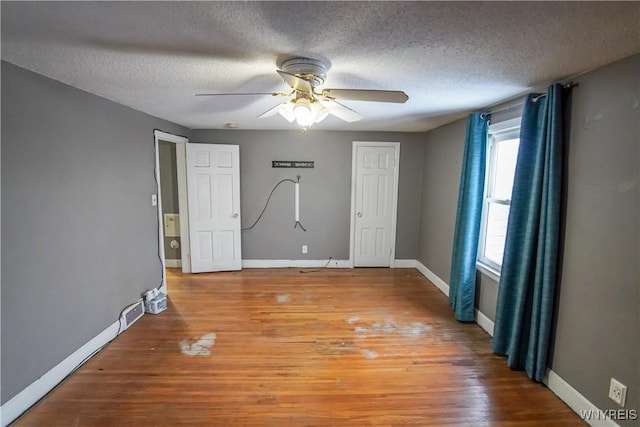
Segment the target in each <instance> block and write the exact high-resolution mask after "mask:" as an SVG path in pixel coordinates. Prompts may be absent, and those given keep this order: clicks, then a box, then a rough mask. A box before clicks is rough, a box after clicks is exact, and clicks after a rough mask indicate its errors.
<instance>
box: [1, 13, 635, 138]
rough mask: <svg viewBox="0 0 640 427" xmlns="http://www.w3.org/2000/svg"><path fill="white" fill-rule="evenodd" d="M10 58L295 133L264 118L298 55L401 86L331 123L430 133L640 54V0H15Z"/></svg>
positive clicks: (148, 98) (168, 114) (172, 111)
mask: <svg viewBox="0 0 640 427" xmlns="http://www.w3.org/2000/svg"><path fill="white" fill-rule="evenodd" d="M1 8H2V9H1V12H2V27H1V30H2V59H3V60H5V61H8V62H11V63H13V64H16V65H18V66H21V67H24V68H27V69H30V70H33V71H35V72H37V73H40V74H43V75H45V76H48V77H51V78H53V79H55V80H59V81H61V82H64V83H67V84H69V85H71V86H75V87H78V88H80V89H83V90H85V91H88V92H91V93H94V94H96V95H100V96H102V97H105V98H108V99H110V100H113V101H116V102H118V103H121V104H124V105H127V106H130V107H132V108H135V109H137V110H140V111H144V112H146V113H148V114H151V115H153V116H157V117H161V118H163V119H166V120H169V121H172V122H175V123H178V124H181V125H184V126H186V127H189V128H194V129H214V128H223V127H224V126H225V124H226V123H230V122H233V123H237V124H238V125H239V127H240V128H242V129H291V128H294V127H295V125H292V124H290V123H288V122H287V121H286V120H284V119H283V118H282V117H280V116H279V115H276V116H272V117H269V118H263V119H260V120H258V119H256V116H258V115H259V114H260V113H262V112H264V111H266V110H267V109H269V108H271V107H272V106H274V105H276V104H277V103H278V102H280V101H279V99H278V98H273V97H270V96H234V97H229V96H224V97H195V96H194V95H195V94H196V93H201V92H233V93H236V92H237V93H242V92H272V91H286V90H287V86H286V85H285V84H284V83H283V82H282V80H281V79H280V77H279V76H278V75H277V74H276V73H275V70H276V68H277V66H278V64H280V63H281V62H282V60H284V59H286V58H288V57H291V56H297V55H302V56H307V57H312V58H317V59H322V60H325V61H326V62H327V63H328V64H329V65H330V69H329V72H328V78H327V80H326V83H325V87H328V88H357V89H390V90H402V91H405V92H406V93H407V94H408V95H409V101H408V102H407V103H406V104H385V103H369V102H361V101H344V102H343V103H344V104H345V105H347V106H349V107H350V108H353V109H354V110H356V111H358V112H359V113H361V114H362V115H363V116H364V118H363V119H362V120H361V121H359V122H355V123H346V122H343V121H341V120H339V119H337V118H335V117H329V118H327V119H326V120H325V121H324V122H322V123H320V124H318V125H315V126H314V128H318V129H327V130H329V129H332V130H347V129H348V130H389V131H425V130H428V129H431V128H434V127H436V126H438V125H440V124H443V123H446V122H449V121H452V120H454V119H457V118H459V117H462V116H463V115H465V114H467V113H468V112H469V111H471V110H473V109H476V108H481V107H486V106H490V105H493V104H496V103H498V102H500V101H504V100H508V99H511V98H514V97H516V96H520V95H522V94H524V93H526V92H529V91H531V90H534V89H539V88H541V87H544V86H546V85H548V84H550V83H551V82H553V81H556V80H560V79H564V78H567V77H572V76H575V75H578V74H580V73H583V72H586V71H589V70H591V69H594V68H596V67H598V66H601V65H604V64H607V63H610V62H613V61H615V60H617V59H621V58H623V57H626V56H629V55H632V54H634V53H636V52H638V51H640V3H639V2H585V3H583V2H367V3H362V2H86V3H85V2H63V3H58V2H15V3H13V2H5V1H3V2H2V4H1Z"/></svg>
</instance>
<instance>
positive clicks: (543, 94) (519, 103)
mask: <svg viewBox="0 0 640 427" xmlns="http://www.w3.org/2000/svg"><path fill="white" fill-rule="evenodd" d="M578 85H579V83H577V82H569V83H566V84H563V85H562V87H563V88H565V89H572V88H574V87H576V86H578ZM545 96H547V94H546V93H541V94H540V95H536V96H534V97H533V98H532V100H533V102H538V99H540V98H544V97H545ZM524 103H525V101H522V102H516V103H515V104H511V105H507V106H505V107H502V108H498V109H496V110H490V111H487V112H486V113H482V114H480V118H482V119H484V118H485V117H487V116H488V115H489V114H494V113H499V112H501V111H507V110H511V109H513V108H516V107H520V106H522V105H524Z"/></svg>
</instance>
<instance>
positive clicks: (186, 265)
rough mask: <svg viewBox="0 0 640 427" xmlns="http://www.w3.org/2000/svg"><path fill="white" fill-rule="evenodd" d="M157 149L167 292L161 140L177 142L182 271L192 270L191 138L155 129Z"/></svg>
mask: <svg viewBox="0 0 640 427" xmlns="http://www.w3.org/2000/svg"><path fill="white" fill-rule="evenodd" d="M153 137H154V150H155V179H156V191H157V200H158V206H157V211H158V256H159V257H160V261H161V262H162V285H161V290H162V291H163V292H165V293H167V280H166V277H165V268H166V267H167V263H166V260H165V256H164V228H163V227H162V197H161V194H162V192H161V188H160V151H159V145H158V143H159V141H166V142H172V143H174V144H176V172H177V175H178V205H179V209H180V241H181V245H180V256H181V258H182V260H183V262H182V272H183V273H190V272H191V263H190V262H188V261H189V256H190V255H189V215H188V204H187V167H186V159H187V156H186V146H187V143H188V142H189V139H188V138H186V137H184V136H178V135H173V134H171V133H167V132H163V131H160V130H157V129H156V130H154V131H153Z"/></svg>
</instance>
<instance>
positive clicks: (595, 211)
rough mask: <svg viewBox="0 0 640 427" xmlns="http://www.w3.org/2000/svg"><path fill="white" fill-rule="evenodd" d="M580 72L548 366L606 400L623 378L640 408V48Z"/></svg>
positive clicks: (602, 403) (607, 405) (630, 403)
mask: <svg viewBox="0 0 640 427" xmlns="http://www.w3.org/2000/svg"><path fill="white" fill-rule="evenodd" d="M578 81H579V83H580V86H579V87H577V88H575V89H574V90H573V109H572V123H571V137H570V141H569V164H568V182H569V184H568V185H569V188H568V194H567V213H566V234H565V243H564V259H563V263H562V276H561V286H560V295H559V300H558V320H557V329H556V339H555V349H554V353H553V362H552V364H551V365H552V367H553V370H554V371H555V372H557V373H558V374H559V375H560V376H561V377H563V378H564V379H565V380H567V381H568V382H569V383H570V384H571V385H572V386H573V387H575V388H576V389H577V390H579V391H580V392H581V393H582V394H583V395H584V396H585V397H587V398H588V399H589V400H590V401H591V402H593V403H594V404H596V405H597V406H598V407H600V408H602V409H618V408H620V407H619V406H617V405H616V404H615V403H614V402H612V401H611V400H609V399H608V397H607V394H608V386H609V379H610V378H611V377H614V378H616V379H618V380H619V381H621V382H622V383H624V384H626V385H627V386H628V387H629V389H628V391H627V405H626V407H627V408H630V409H636V410H638V411H639V412H640V181H639V180H640V106H639V102H640V55H636V56H634V57H632V58H628V59H626V60H623V61H620V62H617V63H615V64H612V65H610V66H607V67H604V68H601V69H599V70H596V71H594V72H591V73H588V74H586V75H584V76H580V78H579V79H578ZM620 424H621V425H638V422H637V421H635V422H627V423H623V422H621V423H620Z"/></svg>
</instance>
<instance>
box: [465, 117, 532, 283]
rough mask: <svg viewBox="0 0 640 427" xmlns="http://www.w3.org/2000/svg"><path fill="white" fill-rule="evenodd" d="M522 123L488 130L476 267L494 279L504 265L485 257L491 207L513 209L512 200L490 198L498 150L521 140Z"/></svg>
mask: <svg viewBox="0 0 640 427" xmlns="http://www.w3.org/2000/svg"><path fill="white" fill-rule="evenodd" d="M521 122H522V118H521V117H516V118H513V119H509V120H505V121H501V122H499V123H496V124H490V125H489V126H488V128H487V141H486V144H487V165H486V168H485V181H484V192H483V194H482V219H481V223H480V238H479V242H478V257H477V260H476V265H477V267H478V268H479V269H480V270H481V271H483V272H485V273H487V274H489V275H490V276H494V278H499V277H500V272H501V269H502V264H498V263H496V262H495V261H493V260H491V259H489V258H487V257H486V256H485V255H484V249H485V245H486V238H487V228H488V222H489V218H488V214H489V205H490V204H491V203H495V204H501V205H507V206H509V207H511V199H498V198H495V197H490V196H491V195H492V194H493V192H494V190H495V178H496V169H497V156H498V150H497V148H498V145H499V143H500V142H501V141H507V140H512V139H516V138H517V139H520V126H521Z"/></svg>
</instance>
